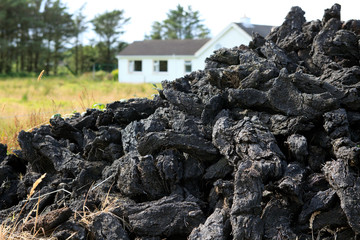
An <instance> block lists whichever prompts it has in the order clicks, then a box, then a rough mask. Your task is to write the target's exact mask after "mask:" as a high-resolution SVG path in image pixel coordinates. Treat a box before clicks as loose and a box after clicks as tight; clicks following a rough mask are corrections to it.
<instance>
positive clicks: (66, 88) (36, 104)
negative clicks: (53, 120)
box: [0, 75, 157, 150]
mask: <svg viewBox="0 0 360 240" xmlns="http://www.w3.org/2000/svg"><path fill="white" fill-rule="evenodd" d="M156 93H157V91H156V90H155V89H154V87H153V85H152V84H149V83H147V84H145V83H144V84H125V83H118V82H116V81H110V80H105V81H95V80H91V75H90V76H89V75H88V77H86V75H85V76H83V77H80V78H75V77H46V76H43V77H42V79H41V80H40V81H38V80H37V78H0V142H1V143H3V144H7V145H8V148H9V150H12V149H16V148H18V147H19V146H18V144H17V140H16V139H17V133H18V132H19V131H20V130H29V129H31V128H33V127H35V126H38V125H41V124H47V123H48V120H49V118H50V117H51V116H52V115H54V114H56V113H60V114H61V115H65V114H69V113H72V112H74V111H77V112H83V111H85V110H86V109H87V108H91V107H92V106H93V105H94V104H96V103H102V104H106V103H109V102H113V101H117V100H120V99H129V98H134V97H148V98H151V97H152V95H153V94H156Z"/></svg>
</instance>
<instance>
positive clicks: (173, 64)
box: [118, 56, 194, 83]
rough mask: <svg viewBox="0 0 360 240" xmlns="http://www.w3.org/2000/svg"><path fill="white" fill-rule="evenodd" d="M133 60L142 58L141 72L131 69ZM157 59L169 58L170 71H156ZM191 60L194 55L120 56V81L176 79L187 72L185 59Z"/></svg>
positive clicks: (140, 81) (157, 81)
mask: <svg viewBox="0 0 360 240" xmlns="http://www.w3.org/2000/svg"><path fill="white" fill-rule="evenodd" d="M131 60H142V71H141V72H130V71H129V61H131ZM155 60H167V61H168V71H167V72H154V71H153V69H154V61H155ZM189 60H193V56H136V57H134V56H118V68H119V82H130V83H144V82H149V83H159V82H161V81H163V80H174V79H176V78H179V77H182V76H184V75H185V74H186V72H185V61H189ZM193 69H194V67H193Z"/></svg>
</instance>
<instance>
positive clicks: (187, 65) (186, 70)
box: [185, 61, 191, 73]
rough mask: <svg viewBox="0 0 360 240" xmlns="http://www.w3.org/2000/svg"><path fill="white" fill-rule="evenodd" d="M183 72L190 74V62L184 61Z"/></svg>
mask: <svg viewBox="0 0 360 240" xmlns="http://www.w3.org/2000/svg"><path fill="white" fill-rule="evenodd" d="M185 72H187V73H188V72H191V61H185Z"/></svg>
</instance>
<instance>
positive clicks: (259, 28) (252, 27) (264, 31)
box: [236, 23, 274, 37]
mask: <svg viewBox="0 0 360 240" xmlns="http://www.w3.org/2000/svg"><path fill="white" fill-rule="evenodd" d="M236 24H237V25H238V26H239V27H240V28H242V29H243V30H244V31H245V32H247V33H248V34H249V35H250V36H251V35H252V33H253V32H254V33H256V32H257V33H258V34H260V35H261V36H263V37H266V36H267V35H268V34H269V33H270V32H271V29H272V28H273V27H274V26H268V25H257V24H249V25H246V24H243V23H236Z"/></svg>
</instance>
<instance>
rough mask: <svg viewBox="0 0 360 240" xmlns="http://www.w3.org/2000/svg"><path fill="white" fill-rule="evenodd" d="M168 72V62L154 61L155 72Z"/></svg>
mask: <svg viewBox="0 0 360 240" xmlns="http://www.w3.org/2000/svg"><path fill="white" fill-rule="evenodd" d="M167 71H168V62H167V61H166V60H165V61H163V60H161V61H154V72H167Z"/></svg>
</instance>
